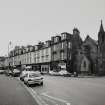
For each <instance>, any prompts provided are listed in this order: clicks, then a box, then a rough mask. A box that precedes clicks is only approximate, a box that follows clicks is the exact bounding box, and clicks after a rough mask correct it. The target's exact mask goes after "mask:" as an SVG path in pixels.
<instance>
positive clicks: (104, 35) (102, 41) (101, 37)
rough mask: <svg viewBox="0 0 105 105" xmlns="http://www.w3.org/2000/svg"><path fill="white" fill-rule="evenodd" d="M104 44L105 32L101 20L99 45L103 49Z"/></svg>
mask: <svg viewBox="0 0 105 105" xmlns="http://www.w3.org/2000/svg"><path fill="white" fill-rule="evenodd" d="M104 42H105V31H104V28H103V24H102V20H101V25H100V30H99V32H98V44H99V47H100V48H101V47H102V44H103V43H104ZM100 50H101V49H100Z"/></svg>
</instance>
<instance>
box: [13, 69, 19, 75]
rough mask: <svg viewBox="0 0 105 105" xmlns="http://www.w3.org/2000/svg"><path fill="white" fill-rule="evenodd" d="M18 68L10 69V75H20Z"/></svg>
mask: <svg viewBox="0 0 105 105" xmlns="http://www.w3.org/2000/svg"><path fill="white" fill-rule="evenodd" d="M20 73H21V72H20V70H18V69H14V70H13V71H12V76H14V77H18V76H20Z"/></svg>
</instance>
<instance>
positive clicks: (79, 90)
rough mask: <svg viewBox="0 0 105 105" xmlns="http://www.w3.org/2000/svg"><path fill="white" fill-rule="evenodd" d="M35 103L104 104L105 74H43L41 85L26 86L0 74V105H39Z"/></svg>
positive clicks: (17, 79)
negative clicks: (84, 75) (98, 75)
mask: <svg viewBox="0 0 105 105" xmlns="http://www.w3.org/2000/svg"><path fill="white" fill-rule="evenodd" d="M29 93H30V94H29ZM36 102H37V103H38V104H39V105H105V77H95V78H74V77H60V76H47V75H44V85H43V86H39V85H36V86H33V87H27V86H26V85H24V83H23V82H21V81H20V80H19V78H13V77H8V76H5V75H0V105H38V104H37V103H36Z"/></svg>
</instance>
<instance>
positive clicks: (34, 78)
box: [24, 71, 43, 86]
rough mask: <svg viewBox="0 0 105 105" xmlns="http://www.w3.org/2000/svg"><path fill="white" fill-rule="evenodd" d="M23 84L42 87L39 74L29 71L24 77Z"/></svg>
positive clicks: (41, 79)
mask: <svg viewBox="0 0 105 105" xmlns="http://www.w3.org/2000/svg"><path fill="white" fill-rule="evenodd" d="M24 83H25V84H26V85H27V86H30V85H35V84H39V85H43V77H42V76H41V74H39V73H36V72H33V71H30V72H28V73H27V74H26V75H25V77H24Z"/></svg>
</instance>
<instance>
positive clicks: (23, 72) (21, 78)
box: [20, 70, 30, 81]
mask: <svg viewBox="0 0 105 105" xmlns="http://www.w3.org/2000/svg"><path fill="white" fill-rule="evenodd" d="M29 72H30V71H26V70H24V71H22V73H21V74H20V80H21V81H24V77H25V75H26V74H27V73H29Z"/></svg>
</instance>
